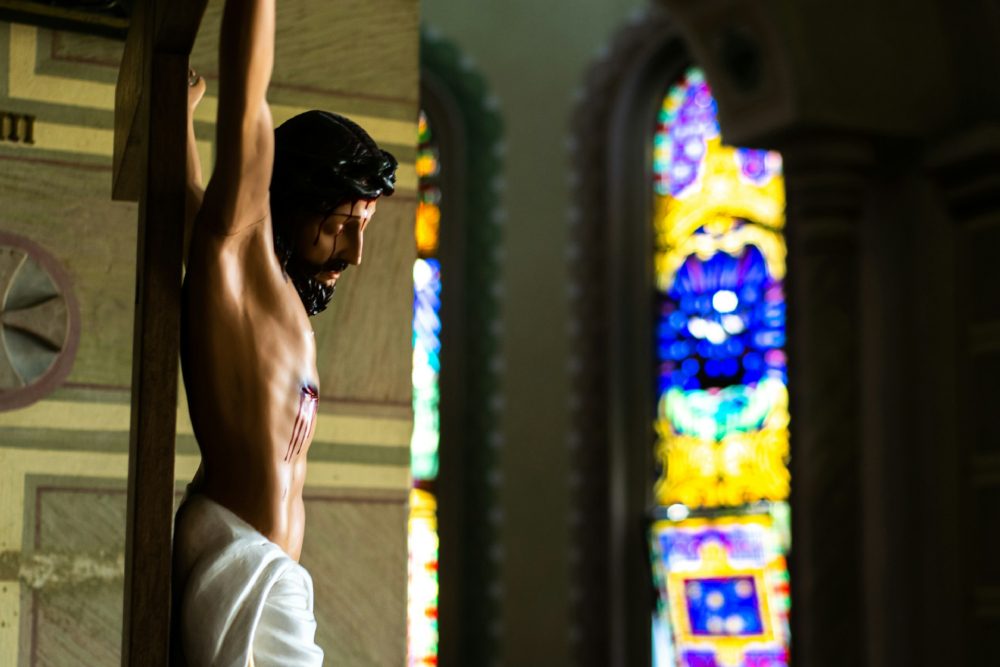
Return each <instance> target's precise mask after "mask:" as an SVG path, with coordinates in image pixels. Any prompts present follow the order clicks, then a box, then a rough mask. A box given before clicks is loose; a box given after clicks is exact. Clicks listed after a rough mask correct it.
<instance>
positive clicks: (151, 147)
mask: <svg viewBox="0 0 1000 667" xmlns="http://www.w3.org/2000/svg"><path fill="white" fill-rule="evenodd" d="M206 1H207V0H139V1H138V2H137V3H136V6H135V10H134V15H133V17H132V21H131V24H130V27H129V35H128V39H127V41H126V48H125V55H124V57H123V62H122V67H121V70H120V72H119V79H118V86H117V91H116V100H115V156H114V157H115V161H114V162H115V164H114V171H113V174H114V184H113V188H112V191H113V196H114V198H115V199H126V200H135V199H138V201H139V227H138V247H137V261H136V301H135V323H134V333H133V351H132V417H131V429H130V437H129V473H128V475H129V476H128V511H127V515H126V544H125V600H124V620H123V631H122V666H123V667H129V666H132V667H138V666H142V667H167V665H168V664H169V651H170V599H171V585H170V573H171V535H172V519H173V498H174V438H175V430H176V420H177V377H178V368H177V363H178V352H179V344H180V301H181V300H180V294H181V256H182V251H183V237H184V193H185V188H186V184H187V174H186V140H187V134H186V123H187V74H188V57H189V54H190V52H191V46H192V44H193V42H194V37H195V35H196V34H197V31H198V26H199V24H200V22H201V17H202V14H203V13H204V9H205V4H206Z"/></svg>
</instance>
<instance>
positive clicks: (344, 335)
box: [0, 0, 418, 666]
mask: <svg viewBox="0 0 1000 667" xmlns="http://www.w3.org/2000/svg"><path fill="white" fill-rule="evenodd" d="M336 8H337V11H334V6H333V5H332V4H331V3H326V2H322V1H321V0H285V1H283V2H281V3H279V6H278V31H277V45H276V61H275V69H274V84H273V85H272V88H271V90H270V93H269V101H270V102H271V104H272V110H273V115H274V117H275V121H276V122H281V121H283V120H284V119H286V118H288V117H290V116H292V115H294V114H295V113H298V112H299V111H304V110H306V109H309V108H322V109H327V110H330V111H336V112H339V113H343V114H344V115H347V116H349V117H351V118H353V119H355V120H356V121H357V122H359V123H360V124H361V125H362V126H364V127H365V128H366V129H368V130H369V131H370V132H371V134H372V135H373V137H374V138H375V140H376V141H378V142H379V144H380V145H382V146H383V147H384V148H387V149H388V150H390V151H392V152H393V153H394V154H395V155H396V156H397V157H398V158H399V161H400V165H401V166H400V171H399V189H398V190H397V193H396V194H395V195H394V196H393V197H392V198H391V199H385V200H383V201H382V202H380V206H379V214H378V216H377V217H376V219H375V222H374V223H373V224H372V226H371V227H369V229H368V230H367V231H368V233H366V241H367V243H366V245H365V255H364V263H363V264H362V266H360V267H357V268H354V269H352V270H351V271H350V272H348V273H347V274H345V276H344V279H343V280H342V281H341V285H340V286H339V288H338V291H337V295H336V297H335V298H334V300H333V302H332V304H331V307H330V309H329V310H328V311H327V312H326V313H324V314H323V315H321V316H318V317H317V318H316V319H314V320H313V324H314V327H315V329H316V339H317V348H318V360H317V363H318V367H319V370H320V379H321V385H322V402H321V404H320V416H319V421H318V424H317V428H316V438H315V441H314V445H313V447H312V450H311V452H310V466H309V474H308V477H307V486H306V492H305V501H306V513H307V527H306V538H305V544H304V547H303V554H302V562H303V564H304V565H305V566H306V567H307V568H308V569H309V570H310V572H311V573H312V575H313V579H314V582H315V586H316V615H317V621H318V624H319V630H318V634H317V641H318V642H319V644H320V645H321V646H322V647H323V648H324V650H325V651H326V654H327V660H328V661H330V662H331V663H333V664H347V665H354V664H358V665H360V664H364V665H394V666H398V665H402V664H403V663H404V661H405V637H406V620H405V607H406V562H407V556H406V532H405V530H406V525H405V524H406V516H407V511H406V503H407V492H408V489H409V438H410V431H411V428H412V410H411V407H410V391H411V390H410V364H411V360H410V357H411V353H410V336H411V322H410V319H411V316H412V313H411V300H412V277H411V272H412V262H413V257H414V255H415V248H414V241H413V231H412V230H413V222H412V221H413V217H414V212H415V187H416V172H415V168H414V159H415V154H416V152H415V139H416V127H415V125H416V124H415V120H416V112H417V97H418V96H417V89H418V74H417V58H418V53H417V28H418V4H417V2H415V1H414V0H367V1H365V2H362V1H361V0H356V1H350V2H338V3H336ZM221 12H222V2H221V1H220V0H212V1H211V2H210V4H209V8H208V11H207V13H206V16H205V19H204V22H203V24H202V29H201V32H200V34H199V38H198V40H197V42H196V44H195V48H194V51H193V53H192V59H191V60H192V66H193V67H194V68H195V69H196V70H197V71H198V72H200V73H202V74H203V75H204V76H205V77H206V80H207V82H208V93H207V95H206V98H205V99H204V100H203V101H202V103H201V105H200V106H199V108H198V111H197V113H196V134H197V137H198V148H199V153H200V154H201V156H202V164H203V167H204V170H205V173H206V175H207V174H208V173H210V165H211V160H212V153H213V139H214V122H215V108H216V98H215V95H216V94H217V84H218V79H217V75H216V72H217V71H218V70H217V66H216V60H217V57H216V52H217V45H218V30H219V22H220V19H221ZM122 46H123V44H122V43H121V42H118V41H114V40H109V39H105V38H98V37H92V36H86V35H81V34H74V33H67V32H61V31H52V30H47V29H43V28H36V27H33V26H27V25H20V24H9V23H0V112H7V113H14V114H22V115H25V114H27V115H30V116H33V120H32V121H31V123H32V134H33V143H30V144H28V143H24V142H23V141H10V140H5V141H0V246H9V245H10V243H9V241H10V239H11V238H15V237H16V238H18V239H28V240H29V241H30V242H33V243H34V244H36V245H37V246H39V247H40V248H41V249H42V250H43V251H44V253H45V254H46V255H48V256H49V257H50V258H51V259H52V260H54V262H55V263H57V264H58V265H59V266H60V267H61V269H62V271H63V272H64V273H65V274H66V276H67V278H68V285H69V286H70V287H69V289H68V292H69V293H68V294H67V295H65V301H66V303H67V304H70V303H71V305H75V306H76V309H77V310H78V317H76V316H74V315H73V314H72V313H73V308H70V309H69V310H70V312H71V314H70V317H71V318H75V319H74V321H75V322H76V323H77V324H78V332H79V334H78V347H77V351H76V355H75V360H73V363H72V368H71V370H69V373H68V376H67V377H66V378H65V381H63V382H62V383H61V384H60V385H59V386H58V388H56V389H55V390H54V391H52V392H51V393H48V394H47V395H45V396H43V397H41V399H40V400H38V401H37V402H34V403H32V404H31V405H27V406H22V407H19V408H17V409H13V410H7V411H0V664H3V665H18V666H27V665H31V666H34V665H102V666H103V665H109V664H115V663H116V662H117V660H118V655H119V651H120V642H121V639H120V637H121V620H122V619H121V614H122V611H121V609H122V582H123V563H124V542H125V540H124V524H125V485H126V476H127V451H128V428H129V413H130V408H129V401H130V394H129V384H130V378H131V339H132V314H133V308H132V306H133V300H134V289H135V287H134V286H135V244H136V220H137V207H136V205H135V204H132V203H123V202H113V201H111V154H112V142H113V131H112V128H113V109H114V84H115V81H116V79H117V69H118V65H119V63H120V60H121V54H122ZM18 127H19V130H20V133H21V136H22V137H23V136H24V133H25V126H24V121H23V120H22V121H20V124H19V126H18ZM0 130H2V132H3V134H4V136H6V135H8V134H9V133H10V130H11V127H10V122H9V120H8V121H6V122H5V123H4V124H3V127H2V128H0ZM11 235H13V236H11ZM5 239H6V240H5ZM2 252H3V249H2V248H0V257H2ZM2 264H3V263H2V262H0V265H2ZM0 273H2V272H0ZM0 277H3V278H6V277H7V276H0ZM7 287H8V286H7V284H4V285H2V286H0V291H4V292H5V291H6V290H7ZM8 330H9V328H5V329H4V333H5V335H7V331H8ZM74 335H75V330H74V328H73V326H72V325H71V326H70V332H69V337H70V338H73V337H74ZM7 338H9V335H7ZM7 338H5V341H6V340H7ZM71 347H72V345H70V344H69V343H67V345H66V346H65V349H66V350H69V349H70V348H71ZM9 349H10V345H9V344H8V346H7V348H3V349H0V353H4V354H6V353H7V352H8V351H9ZM15 352H16V350H15ZM68 356H69V355H63V356H62V357H60V359H63V358H67V357H68ZM3 396H4V394H3V393H0V405H2V402H3V401H2V397H3ZM198 458H199V457H198V450H197V444H196V442H195V440H194V437H193V433H192V430H191V425H190V422H189V420H188V418H187V409H186V405H185V404H184V397H183V392H182V395H181V396H180V397H179V406H178V437H177V460H176V480H177V499H178V501H179V499H180V496H181V493H182V492H183V488H184V485H185V484H186V483H187V481H188V480H190V478H191V476H192V475H193V473H194V471H195V470H196V469H197V466H198Z"/></svg>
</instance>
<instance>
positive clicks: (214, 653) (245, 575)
mask: <svg viewBox="0 0 1000 667" xmlns="http://www.w3.org/2000/svg"><path fill="white" fill-rule="evenodd" d="M174 585H175V587H176V588H175V605H178V607H177V608H176V609H175V614H176V613H178V612H179V616H178V617H175V624H177V625H176V634H175V637H176V639H177V640H179V642H180V644H181V647H182V648H181V647H177V646H176V645H175V648H174V651H173V653H175V654H177V653H178V652H179V651H178V648H181V650H182V652H183V659H184V660H183V661H182V660H180V659H179V658H181V657H182V656H180V655H177V656H176V657H177V658H178V659H177V660H173V661H172V662H173V663H174V664H175V665H186V667H247V666H248V665H250V664H252V665H253V666H254V667H277V666H278V665H281V666H282V667H320V666H321V665H322V664H323V650H322V649H321V648H319V646H317V645H316V642H315V636H316V620H315V618H314V617H313V586H312V577H310V576H309V572H307V571H306V569H305V568H304V567H302V566H301V565H299V564H298V563H296V562H295V561H294V560H292V559H291V558H289V557H288V555H287V554H286V553H285V552H284V551H282V549H281V547H279V546H278V545H277V544H275V543H274V542H271V541H270V540H268V539H267V538H266V537H264V536H263V535H261V534H260V533H258V532H257V531H256V530H254V528H253V526H251V525H250V524H248V523H246V522H245V521H243V520H242V519H240V518H239V517H238V516H236V515H235V514H233V513H232V512H231V511H229V510H228V509H226V508H225V507H223V506H222V505H220V504H218V503H216V502H215V501H213V500H211V499H209V498H208V497H206V496H203V495H194V496H191V497H190V498H189V499H187V500H186V501H185V502H184V505H183V506H182V507H181V509H180V510H179V511H178V513H177V524H176V526H175V528H174ZM251 656H252V657H253V661H252V662H251Z"/></svg>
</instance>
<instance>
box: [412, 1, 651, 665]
mask: <svg viewBox="0 0 1000 667" xmlns="http://www.w3.org/2000/svg"><path fill="white" fill-rule="evenodd" d="M643 5H644V3H643V2H639V1H638V0H577V1H571V0H546V1H545V2H537V1H534V0H510V1H508V2H504V3H495V2H485V1H483V0H472V1H470V0H423V3H422V6H421V10H422V20H423V24H424V26H425V27H427V28H429V29H432V30H435V29H436V30H438V31H440V33H441V35H442V36H443V37H445V38H447V39H449V40H451V41H454V42H455V43H456V44H457V45H458V46H459V47H460V48H461V50H462V51H463V53H464V54H467V55H468V56H469V57H471V58H472V59H473V60H474V61H475V63H476V69H477V70H478V71H479V72H481V73H482V74H483V75H484V77H485V78H486V80H487V82H488V84H489V87H490V90H491V92H492V93H493V94H495V95H496V97H497V101H498V103H499V113H500V115H501V117H502V118H503V121H504V127H505V139H506V142H507V152H506V154H505V156H504V172H505V173H504V175H505V179H504V183H503V184H502V185H503V186H504V193H503V200H504V208H505V209H506V216H505V218H504V221H503V226H504V229H503V237H504V253H503V260H502V268H501V271H502V276H503V296H502V298H501V310H502V316H501V317H502V322H503V334H502V341H503V343H502V344H503V357H504V359H505V366H504V371H503V380H502V393H503V408H502V409H503V413H502V429H503V433H504V441H503V448H502V450H501V453H500V460H501V462H502V463H501V466H502V471H503V477H502V482H501V484H500V487H499V489H500V490H499V495H500V505H501V508H502V513H501V514H499V515H497V516H496V517H492V519H494V520H498V521H500V522H501V523H500V525H499V534H500V539H501V544H502V551H501V552H500V553H501V555H502V559H503V560H502V562H501V565H500V568H501V570H502V575H501V580H500V582H498V584H499V585H497V586H495V587H493V593H494V594H495V595H498V596H500V598H501V599H500V603H499V604H500V607H501V610H502V619H503V620H502V623H501V624H499V625H497V626H496V627H494V628H493V630H494V632H495V633H498V637H499V640H500V643H501V644H502V649H501V656H500V661H501V663H502V664H505V665H517V666H518V667H522V666H523V667H530V666H534V665H545V666H546V667H548V666H550V665H551V666H556V665H566V664H568V662H569V646H570V644H569V632H570V628H569V597H570V591H569V575H568V571H569V562H568V560H567V557H568V555H569V554H568V551H569V525H570V520H571V517H570V516H569V488H568V487H567V485H566V480H567V473H568V465H569V457H568V453H567V448H566V424H567V414H568V412H567V400H568V399H569V389H570V375H569V374H568V372H567V361H568V342H569V334H568V332H567V321H568V308H567V287H568V286H567V280H566V274H567V265H566V262H567V260H566V248H567V243H568V241H567V238H568V236H567V233H568V229H567V213H568V209H569V204H570V201H569V192H570V188H569V185H568V183H567V178H568V176H569V174H570V172H571V170H572V167H573V165H571V164H570V160H569V154H568V152H567V150H566V141H567V138H568V137H569V135H570V127H569V122H570V117H571V114H572V110H573V108H574V106H575V104H576V103H577V101H576V100H575V99H574V95H575V91H576V90H577V89H578V88H579V86H580V85H581V84H582V81H583V76H584V71H585V69H586V68H587V67H588V66H589V65H590V64H591V63H592V62H593V61H594V60H595V59H596V58H597V57H598V56H599V52H600V48H601V46H602V44H604V43H605V42H606V40H608V39H609V38H610V36H611V35H612V34H613V33H614V31H615V30H617V29H618V27H620V26H621V25H622V24H623V23H624V22H625V21H626V20H627V19H628V16H629V12H630V11H632V10H634V9H637V8H640V7H642V6H643Z"/></svg>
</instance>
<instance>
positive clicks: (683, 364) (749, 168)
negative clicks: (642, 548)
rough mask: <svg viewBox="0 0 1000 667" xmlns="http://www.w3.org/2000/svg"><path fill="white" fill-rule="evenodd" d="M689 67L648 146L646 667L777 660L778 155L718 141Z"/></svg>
mask: <svg viewBox="0 0 1000 667" xmlns="http://www.w3.org/2000/svg"><path fill="white" fill-rule="evenodd" d="M716 112H717V109H716V103H715V100H714V99H713V98H712V94H711V91H710V90H709V87H708V85H707V83H706V81H705V78H704V75H703V74H702V73H701V71H700V70H698V69H696V68H691V69H689V70H688V71H687V72H686V74H685V75H684V77H683V78H682V79H681V80H680V81H678V82H677V83H676V84H675V85H673V86H672V87H671V88H670V90H669V92H668V93H667V95H666V97H665V99H664V101H663V106H662V108H661V111H660V114H659V120H658V126H657V128H656V133H655V145H654V169H653V171H654V175H655V183H654V189H655V213H654V216H655V217H654V221H653V230H654V234H655V253H656V255H655V268H656V289H657V312H656V318H655V322H656V324H655V326H656V332H655V341H656V357H655V358H656V359H657V364H658V366H657V368H656V370H655V374H656V382H657V389H658V391H657V395H658V399H657V411H656V415H657V418H656V424H655V429H656V434H657V442H656V457H655V458H656V461H657V464H658V470H657V471H656V473H657V475H656V478H657V481H656V483H655V487H654V493H655V496H656V499H657V501H658V504H659V508H658V510H657V516H656V520H655V521H654V523H653V525H652V528H651V530H650V535H649V537H650V548H651V556H652V562H653V569H654V572H655V573H656V577H655V578H656V579H657V582H658V590H659V591H660V601H659V610H658V612H657V613H656V614H655V615H654V623H653V625H654V628H653V637H654V652H655V654H656V664H657V667H716V666H718V667H783V666H785V665H787V664H788V657H787V655H788V643H789V634H788V623H787V617H788V574H787V567H786V565H785V554H786V553H787V550H788V549H789V547H790V539H789V531H788V505H787V502H786V501H787V498H788V493H789V482H790V475H789V471H788V458H789V432H788V423H789V415H788V390H787V373H786V368H785V364H786V358H785V352H784V343H785V297H784V292H783V289H784V288H783V280H784V277H785V254H786V249H785V240H784V236H783V234H782V229H783V226H784V221H785V218H784V210H785V194H784V182H783V180H782V171H781V156H780V155H779V154H777V153H775V152H770V151H763V150H750V149H741V148H732V147H728V146H725V145H723V144H722V138H721V135H720V130H719V123H718V120H717V118H716Z"/></svg>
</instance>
